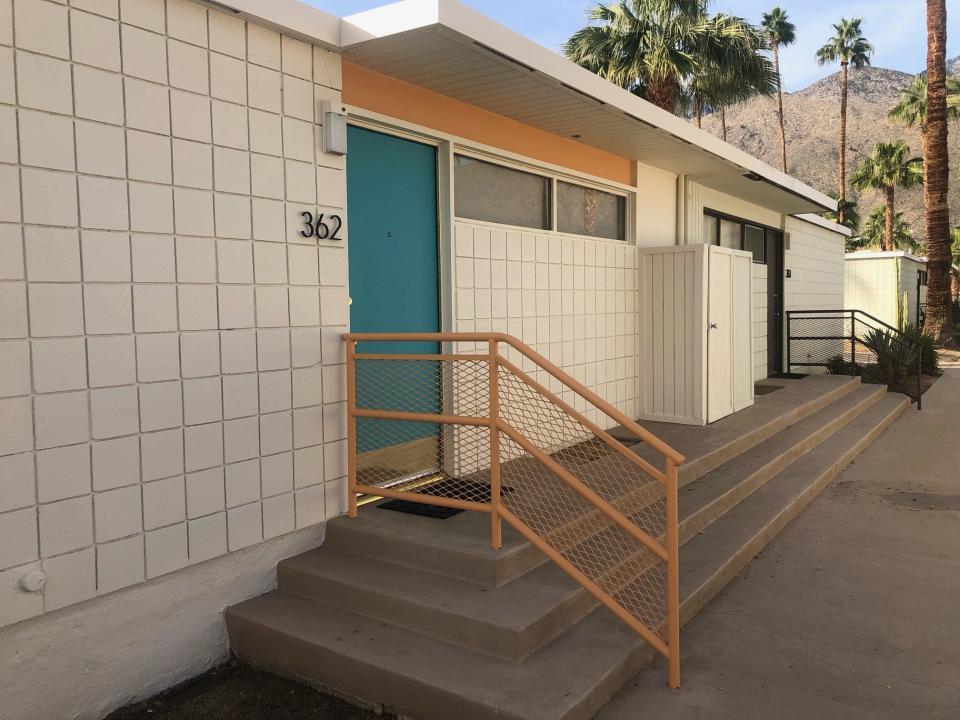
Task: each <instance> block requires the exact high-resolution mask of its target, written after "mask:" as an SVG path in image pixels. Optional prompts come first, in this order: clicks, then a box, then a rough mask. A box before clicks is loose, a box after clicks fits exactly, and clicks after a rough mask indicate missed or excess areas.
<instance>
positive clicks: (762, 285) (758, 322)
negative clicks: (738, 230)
mask: <svg viewBox="0 0 960 720" xmlns="http://www.w3.org/2000/svg"><path fill="white" fill-rule="evenodd" d="M751 281H752V283H753V287H752V295H753V379H754V381H757V380H763V379H764V378H765V377H767V368H768V365H767V331H768V328H767V304H768V297H767V266H766V265H762V264H760V263H753V276H752V278H751Z"/></svg>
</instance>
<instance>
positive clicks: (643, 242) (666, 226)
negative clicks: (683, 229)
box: [634, 163, 677, 247]
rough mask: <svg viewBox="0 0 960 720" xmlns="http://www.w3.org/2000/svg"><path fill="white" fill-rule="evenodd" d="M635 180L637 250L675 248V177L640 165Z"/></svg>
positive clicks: (638, 164)
mask: <svg viewBox="0 0 960 720" xmlns="http://www.w3.org/2000/svg"><path fill="white" fill-rule="evenodd" d="M634 167H635V170H634V174H635V176H636V178H635V179H636V183H635V184H636V187H637V201H636V208H637V214H636V218H637V219H636V227H637V246H638V247H665V246H667V245H675V244H676V238H677V176H676V175H673V174H671V173H667V172H664V171H663V170H657V169H656V168H652V167H650V166H648V165H643V164H642V163H635V164H634Z"/></svg>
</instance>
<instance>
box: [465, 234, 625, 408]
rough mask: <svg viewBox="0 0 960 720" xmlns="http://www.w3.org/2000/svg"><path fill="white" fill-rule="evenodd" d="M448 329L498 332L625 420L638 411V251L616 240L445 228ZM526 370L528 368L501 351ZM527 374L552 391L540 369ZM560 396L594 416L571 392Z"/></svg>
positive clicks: (558, 388)
mask: <svg viewBox="0 0 960 720" xmlns="http://www.w3.org/2000/svg"><path fill="white" fill-rule="evenodd" d="M454 230H455V237H454V244H455V255H456V257H455V271H454V286H455V288H456V297H455V300H454V302H455V312H456V315H455V317H456V321H455V327H454V331H455V332H491V331H492V332H506V333H509V334H511V335H514V336H515V337H517V338H519V339H520V340H522V341H523V342H524V343H526V344H527V345H530V346H531V347H532V348H534V349H535V350H536V351H537V352H539V353H540V354H542V355H544V356H545V357H547V358H548V359H549V360H550V361H551V362H553V363H554V364H556V365H558V366H560V367H561V368H562V369H563V370H564V371H565V372H567V373H568V374H570V375H572V376H573V377H574V378H575V379H576V380H578V381H580V382H581V383H583V384H584V385H586V386H587V387H588V388H590V389H591V390H593V391H594V392H596V393H597V394H598V395H600V396H601V397H602V398H604V399H605V400H607V401H608V402H610V403H612V404H613V405H615V406H616V407H617V408H619V409H620V410H621V411H623V412H625V413H627V415H630V416H631V417H635V416H636V413H637V412H638V397H639V377H638V363H637V355H638V352H639V338H638V330H639V315H638V302H637V300H638V295H637V249H636V247H634V246H633V245H630V244H627V243H625V242H617V241H605V240H591V239H585V238H580V237H571V236H565V235H562V234H560V233H553V232H535V231H523V230H516V231H512V230H507V229H504V228H502V227H496V226H491V225H485V224H483V223H468V222H462V221H457V222H455V223H454ZM509 357H510V359H511V360H512V361H514V362H518V363H520V366H521V369H523V370H525V371H532V370H534V367H533V363H532V362H530V361H529V360H527V359H526V358H521V357H520V356H519V354H516V353H512V354H510V355H509ZM534 378H535V379H536V380H537V381H538V382H540V383H542V384H543V385H545V386H547V387H548V388H549V389H550V390H551V391H553V392H559V391H561V389H562V388H561V385H560V383H559V382H558V381H557V380H556V379H555V378H553V377H552V376H551V375H549V374H548V373H546V372H545V371H537V372H536V373H535V374H534ZM560 397H561V399H563V400H564V401H567V402H569V403H571V404H573V405H574V407H575V408H576V409H577V410H585V411H587V412H586V414H587V415H588V417H590V418H591V419H593V420H598V421H600V420H602V421H604V422H607V419H606V417H605V416H604V417H602V418H598V417H597V416H596V413H595V411H594V409H593V408H592V406H590V407H588V406H587V405H586V403H585V402H584V401H583V399H582V398H580V396H577V395H574V394H573V393H572V391H569V390H563V391H562V392H560Z"/></svg>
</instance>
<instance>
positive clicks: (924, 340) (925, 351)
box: [903, 323, 943, 377]
mask: <svg viewBox="0 0 960 720" xmlns="http://www.w3.org/2000/svg"><path fill="white" fill-rule="evenodd" d="M903 334H904V335H906V336H907V337H908V338H910V339H911V340H913V341H914V342H916V343H917V344H919V346H920V366H921V367H922V368H923V374H924V375H933V376H935V377H939V376H940V375H942V374H943V371H942V370H941V369H940V356H939V355H938V354H937V346H936V345H935V344H934V342H933V338H932V337H930V336H929V335H925V334H924V333H923V330H921V329H920V328H918V327H917V326H916V325H914V324H913V323H907V326H906V327H905V328H904V329H903Z"/></svg>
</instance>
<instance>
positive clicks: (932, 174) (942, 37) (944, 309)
mask: <svg viewBox="0 0 960 720" xmlns="http://www.w3.org/2000/svg"><path fill="white" fill-rule="evenodd" d="M923 160H924V167H925V168H926V177H925V183H924V191H923V205H924V211H925V212H924V215H925V219H926V226H927V237H926V239H927V272H928V276H927V314H926V319H925V320H924V328H923V329H924V332H926V333H927V334H928V335H930V336H931V337H933V338H934V339H936V340H940V339H942V338H944V337H947V338H949V337H950V335H951V334H952V332H953V303H952V302H951V301H950V264H951V248H950V208H949V206H948V205H947V190H948V189H949V183H950V178H949V172H950V166H949V157H948V151H947V3H946V0H927V121H926V123H924V126H923Z"/></svg>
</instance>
